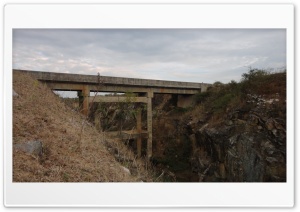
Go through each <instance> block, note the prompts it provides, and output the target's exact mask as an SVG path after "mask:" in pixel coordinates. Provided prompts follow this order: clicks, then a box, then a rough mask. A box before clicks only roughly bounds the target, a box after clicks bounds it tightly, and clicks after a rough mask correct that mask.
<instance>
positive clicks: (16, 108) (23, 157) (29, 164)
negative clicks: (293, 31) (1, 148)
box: [13, 73, 152, 182]
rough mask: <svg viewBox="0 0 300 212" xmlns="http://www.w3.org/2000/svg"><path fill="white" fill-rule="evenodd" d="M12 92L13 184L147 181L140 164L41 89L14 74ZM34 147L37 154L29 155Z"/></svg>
mask: <svg viewBox="0 0 300 212" xmlns="http://www.w3.org/2000/svg"><path fill="white" fill-rule="evenodd" d="M13 89H14V91H15V92H16V93H17V95H14V97H13V147H14V152H13V181H14V182H135V181H151V180H152V179H151V175H150V174H149V173H150V172H148V170H146V169H145V168H144V163H143V161H138V160H136V158H135V157H134V155H133V153H132V152H130V151H128V150H127V149H126V147H124V145H122V144H121V143H118V142H116V141H114V140H111V139H109V138H108V137H106V136H105V135H103V134H100V133H99V132H98V131H97V130H96V129H95V128H94V126H93V125H92V124H90V123H89V122H88V121H87V120H86V119H85V118H84V117H83V116H82V115H81V114H80V113H78V112H77V111H75V110H72V109H71V108H70V107H68V106H66V105H65V104H64V103H63V102H62V101H61V100H60V98H59V97H58V96H56V95H55V94H54V93H53V92H52V91H51V90H50V89H49V88H48V87H47V86H46V85H44V84H42V83H40V82H39V81H37V80H35V79H32V78H31V77H30V76H29V75H26V74H16V73H14V75H13ZM109 142H110V143H109ZM39 144H41V145H42V147H41V148H40V151H39V148H37V150H34V151H33V152H30V151H31V150H30V149H31V148H32V146H34V145H39ZM37 151H39V152H37ZM109 151H110V152H109ZM112 152H117V154H118V156H119V155H120V154H123V156H124V155H125V156H126V157H125V156H124V157H123V158H127V159H128V161H123V162H122V161H121V162H118V161H117V160H116V158H115V155H116V154H114V153H113V154H112ZM121 163H122V164H121ZM125 166H126V167H125ZM129 170H130V171H129ZM129 172H131V173H129Z"/></svg>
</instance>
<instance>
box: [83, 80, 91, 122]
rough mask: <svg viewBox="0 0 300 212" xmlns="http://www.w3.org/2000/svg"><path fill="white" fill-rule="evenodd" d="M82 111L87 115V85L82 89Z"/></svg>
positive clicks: (88, 91) (88, 92)
mask: <svg viewBox="0 0 300 212" xmlns="http://www.w3.org/2000/svg"><path fill="white" fill-rule="evenodd" d="M82 96H83V100H82V113H83V114H84V115H85V116H88V115H89V96H90V89H89V86H88V85H84V86H83V89H82Z"/></svg>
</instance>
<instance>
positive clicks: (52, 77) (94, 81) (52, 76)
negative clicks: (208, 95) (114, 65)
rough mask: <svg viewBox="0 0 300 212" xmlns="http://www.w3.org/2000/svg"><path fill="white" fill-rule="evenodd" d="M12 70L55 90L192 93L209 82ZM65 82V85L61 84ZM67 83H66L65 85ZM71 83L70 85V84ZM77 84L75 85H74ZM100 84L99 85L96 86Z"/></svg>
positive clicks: (204, 87) (204, 88) (202, 88)
mask: <svg viewBox="0 0 300 212" xmlns="http://www.w3.org/2000/svg"><path fill="white" fill-rule="evenodd" d="M14 72H23V73H29V74H31V75H33V76H34V77H35V78H36V79H38V80H40V81H45V82H47V83H49V84H50V85H51V84H52V85H53V89H56V87H57V90H70V87H71V89H73V87H74V90H76V89H77V90H81V88H80V86H79V85H83V84H84V85H90V86H91V88H92V89H91V91H92V90H98V88H97V87H100V86H101V90H102V91H110V90H113V91H116V89H118V88H119V89H118V90H126V92H127V91H128V90H130V89H133V92H137V91H138V90H141V92H144V90H145V89H149V88H153V89H154V92H157V93H187V94H193V93H195V92H197V91H200V90H202V91H203V90H206V87H207V86H209V85H210V84H207V83H195V82H178V81H165V80H151V79H139V78H124V77H107V76H100V77H98V76H97V75H82V74H67V73H54V72H41V71H27V70H17V69H14ZM63 84H65V86H63ZM66 84H67V85H66ZM71 84H72V86H73V87H72V86H71ZM76 85H77V87H78V86H79V87H78V88H77V87H76ZM98 85H100V86H98Z"/></svg>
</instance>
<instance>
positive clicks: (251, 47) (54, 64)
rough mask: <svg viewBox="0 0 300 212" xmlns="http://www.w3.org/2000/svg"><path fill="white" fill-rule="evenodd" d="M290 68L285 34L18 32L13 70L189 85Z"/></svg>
mask: <svg viewBox="0 0 300 212" xmlns="http://www.w3.org/2000/svg"><path fill="white" fill-rule="evenodd" d="M250 66H251V67H253V68H265V69H269V68H273V69H280V68H283V67H285V66H286V31H285V29H14V30H13V68H15V69H25V70H35V71H50V72H61V73H78V74H92V75H97V73H98V72H99V73H100V74H101V75H103V76H118V77H135V78H145V79H161V80H175V81H189V82H206V83H213V82H215V81H221V82H224V83H226V82H229V81H230V80H236V81H239V80H240V79H241V75H242V73H245V72H247V71H248V69H249V67H250Z"/></svg>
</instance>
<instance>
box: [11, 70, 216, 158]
mask: <svg viewBox="0 0 300 212" xmlns="http://www.w3.org/2000/svg"><path fill="white" fill-rule="evenodd" d="M13 71H14V72H22V73H27V74H30V75H32V76H33V77H34V78H36V79H37V80H39V81H41V82H44V83H46V84H47V85H48V86H49V87H50V88H51V89H52V90H57V91H77V92H78V97H79V103H80V105H82V113H83V114H84V115H86V116H88V113H89V104H90V102H118V101H123V100H122V98H124V97H117V96H114V97H103V96H96V97H91V96H90V92H119V93H127V92H131V93H135V94H136V95H137V97H136V98H134V102H142V103H146V104H147V133H148V136H147V156H148V158H151V157H152V98H153V95H154V94H156V93H160V94H177V95H178V102H177V106H178V107H186V106H189V105H190V103H191V101H192V96H193V95H194V94H196V93H199V92H203V91H206V89H207V88H208V87H209V86H210V85H211V84H208V83H192V82H177V81H164V80H148V79H137V78H123V77H107V76H97V75H81V74H66V73H54V72H40V71H27V70H16V69H14V70H13ZM137 117H138V119H137V131H138V132H141V120H140V119H141V115H140V114H138V116H137ZM137 147H138V155H139V156H140V154H141V136H138V140H137Z"/></svg>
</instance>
